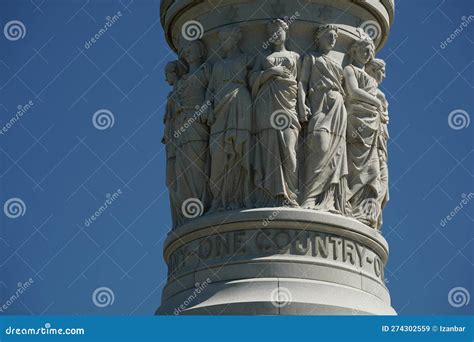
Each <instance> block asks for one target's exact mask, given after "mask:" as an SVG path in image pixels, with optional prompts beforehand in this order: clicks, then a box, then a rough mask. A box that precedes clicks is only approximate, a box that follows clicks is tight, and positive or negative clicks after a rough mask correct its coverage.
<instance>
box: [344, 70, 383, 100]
mask: <svg viewBox="0 0 474 342" xmlns="http://www.w3.org/2000/svg"><path fill="white" fill-rule="evenodd" d="M344 84H345V86H346V90H347V93H348V95H349V96H350V97H351V98H353V99H354V100H357V101H362V102H366V103H368V104H371V105H373V106H375V107H377V108H379V107H380V106H381V105H382V104H381V102H380V101H379V99H377V98H376V97H375V96H373V95H371V94H369V93H368V92H366V91H365V90H362V89H360V88H359V84H358V82H357V79H356V76H355V74H354V70H353V69H352V68H351V67H350V66H347V67H345V68H344Z"/></svg>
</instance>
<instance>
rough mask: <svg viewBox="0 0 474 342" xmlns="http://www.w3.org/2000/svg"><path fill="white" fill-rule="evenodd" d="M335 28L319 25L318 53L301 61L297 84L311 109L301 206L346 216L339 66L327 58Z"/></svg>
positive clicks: (343, 111) (344, 116) (344, 122)
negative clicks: (299, 82) (299, 80)
mask: <svg viewBox="0 0 474 342" xmlns="http://www.w3.org/2000/svg"><path fill="white" fill-rule="evenodd" d="M337 31H338V29H337V27H336V26H334V25H322V26H320V27H318V29H317V30H316V34H315V41H316V46H317V52H316V53H314V54H309V55H307V56H305V58H304V59H303V66H302V68H301V82H302V87H303V90H304V91H305V97H306V104H307V105H308V107H309V109H310V115H309V121H308V125H307V126H306V129H305V137H304V152H305V153H304V164H303V165H304V170H303V181H302V186H303V196H302V207H303V208H307V209H317V210H323V211H329V212H333V213H337V214H344V215H345V214H348V213H349V208H348V205H347V173H348V169H347V153H346V129H347V112H346V108H345V106H344V96H345V92H344V88H343V81H342V78H343V70H342V67H341V65H340V64H339V63H337V62H335V61H334V60H332V59H331V57H329V55H328V54H329V52H330V51H331V50H332V49H334V46H335V44H336V40H337Z"/></svg>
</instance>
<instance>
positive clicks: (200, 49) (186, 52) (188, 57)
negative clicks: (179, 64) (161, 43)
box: [179, 40, 207, 64]
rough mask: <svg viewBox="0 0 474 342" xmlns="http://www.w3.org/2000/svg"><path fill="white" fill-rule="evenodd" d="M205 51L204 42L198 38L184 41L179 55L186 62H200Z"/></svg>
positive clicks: (204, 55)
mask: <svg viewBox="0 0 474 342" xmlns="http://www.w3.org/2000/svg"><path fill="white" fill-rule="evenodd" d="M206 53H207V51H206V46H205V45H204V43H203V42H202V41H200V40H193V41H190V42H186V43H184V46H183V47H182V48H181V51H180V54H179V55H180V58H182V59H183V60H184V61H185V62H186V63H188V64H191V63H200V62H202V61H203V60H204V59H205V57H206Z"/></svg>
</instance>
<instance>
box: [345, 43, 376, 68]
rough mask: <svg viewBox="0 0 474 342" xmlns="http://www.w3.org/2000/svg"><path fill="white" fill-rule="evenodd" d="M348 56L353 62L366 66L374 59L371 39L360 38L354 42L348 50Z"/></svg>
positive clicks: (373, 46) (373, 47)
mask: <svg viewBox="0 0 474 342" xmlns="http://www.w3.org/2000/svg"><path fill="white" fill-rule="evenodd" d="M349 54H350V55H351V57H352V58H353V60H354V61H356V62H357V63H359V64H361V65H366V64H367V63H369V62H370V61H371V60H372V59H374V55H375V45H374V42H373V41H372V39H370V38H369V37H365V38H361V39H359V40H356V41H355V42H354V43H353V44H352V46H351V48H350V50H349Z"/></svg>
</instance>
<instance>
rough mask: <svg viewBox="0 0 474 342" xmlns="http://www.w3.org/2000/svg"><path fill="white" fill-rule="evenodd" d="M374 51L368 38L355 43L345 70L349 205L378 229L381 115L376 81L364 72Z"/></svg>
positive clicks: (359, 217)
mask: <svg viewBox="0 0 474 342" xmlns="http://www.w3.org/2000/svg"><path fill="white" fill-rule="evenodd" d="M374 52H375V47H374V43H373V42H372V40H371V39H370V38H368V37H365V38H361V39H359V40H357V41H355V42H354V43H353V44H352V46H351V48H350V51H349V54H350V56H351V57H352V64H349V65H348V66H346V67H345V68H344V79H345V87H346V90H347V94H348V97H347V101H346V108H347V115H348V120H347V155H348V164H349V165H348V166H349V179H348V180H349V201H350V204H351V207H352V214H353V216H354V217H355V218H356V219H358V220H359V221H361V222H362V223H365V224H367V225H369V226H371V227H374V228H375V227H376V226H377V221H378V215H379V214H380V206H379V205H378V201H377V198H378V195H379V192H380V166H379V157H378V153H377V149H378V147H377V145H378V132H379V111H380V109H381V106H382V103H381V102H380V100H379V99H378V98H377V96H376V93H377V88H378V84H377V81H376V80H375V79H374V78H373V77H371V76H370V75H369V74H367V72H366V71H365V69H364V68H365V65H366V64H367V63H369V62H370V61H371V60H372V59H373V58H374Z"/></svg>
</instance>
